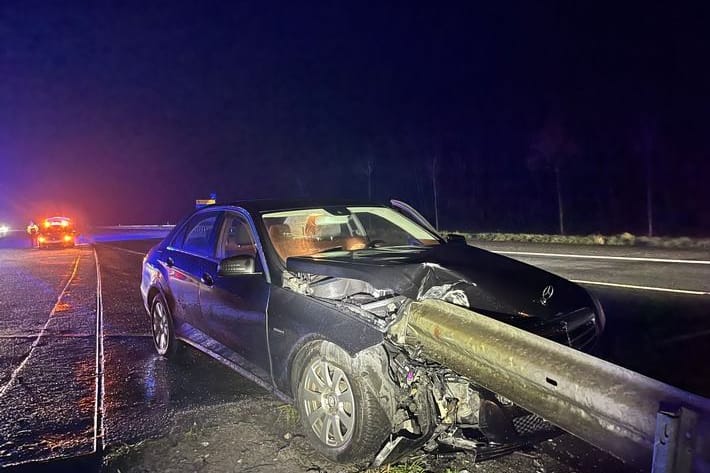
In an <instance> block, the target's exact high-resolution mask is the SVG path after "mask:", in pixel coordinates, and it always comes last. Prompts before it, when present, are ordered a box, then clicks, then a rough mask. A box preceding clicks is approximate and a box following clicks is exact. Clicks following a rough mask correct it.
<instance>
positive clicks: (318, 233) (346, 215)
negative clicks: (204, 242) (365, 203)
mask: <svg viewBox="0 0 710 473" xmlns="http://www.w3.org/2000/svg"><path fill="white" fill-rule="evenodd" d="M263 219H264V223H265V225H266V228H267V230H268V234H269V239H270V240H271V243H272V244H273V246H274V248H275V249H276V252H277V253H278V254H279V256H280V257H281V258H282V259H283V260H286V258H288V257H289V256H306V255H312V254H315V253H322V252H324V251H329V250H330V251H335V250H345V251H356V250H362V249H365V248H379V247H386V246H430V245H438V244H439V240H438V239H437V238H436V236H435V235H433V234H432V233H430V232H429V231H427V230H425V229H424V228H422V227H421V226H419V225H418V224H416V223H414V222H413V221H411V220H409V219H408V218H407V217H405V216H403V215H402V214H400V213H398V212H396V211H394V210H392V209H389V208H385V207H338V208H336V209H331V208H328V209H324V208H314V209H305V210H289V211H285V212H271V213H267V214H264V215H263Z"/></svg>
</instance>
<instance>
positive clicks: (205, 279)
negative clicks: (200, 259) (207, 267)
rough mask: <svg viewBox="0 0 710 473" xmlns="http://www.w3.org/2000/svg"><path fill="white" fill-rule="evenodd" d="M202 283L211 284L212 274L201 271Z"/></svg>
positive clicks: (212, 281)
mask: <svg viewBox="0 0 710 473" xmlns="http://www.w3.org/2000/svg"><path fill="white" fill-rule="evenodd" d="M202 283H203V284H205V285H206V286H211V285H213V284H214V279H212V275H211V274H210V273H203V274H202Z"/></svg>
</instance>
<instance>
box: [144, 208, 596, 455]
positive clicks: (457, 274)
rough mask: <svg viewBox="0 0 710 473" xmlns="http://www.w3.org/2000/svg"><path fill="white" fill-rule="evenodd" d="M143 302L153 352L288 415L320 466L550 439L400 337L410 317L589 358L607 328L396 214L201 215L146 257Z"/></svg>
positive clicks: (589, 310) (576, 301)
mask: <svg viewBox="0 0 710 473" xmlns="http://www.w3.org/2000/svg"><path fill="white" fill-rule="evenodd" d="M141 292H142V296H143V300H144V303H145V307H146V310H147V311H148V314H149V317H150V322H151V326H152V333H153V340H154V343H155V347H156V349H157V351H158V353H160V354H161V355H163V356H171V355H173V354H174V353H175V352H176V350H177V349H178V342H179V341H182V342H185V343H187V344H189V345H192V346H194V347H195V348H197V349H199V350H201V351H203V352H205V353H207V354H209V355H210V356H212V357H214V358H216V359H218V360H220V361H221V362H223V363H225V364H227V365H229V366H230V367H232V368H233V369H235V370H237V371H238V372H240V373H241V374H243V375H245V376H247V377H248V378H250V379H252V380H253V381H255V382H257V383H259V384H260V385H262V386H264V387H265V388H266V389H268V390H270V391H272V392H273V393H274V394H276V395H277V396H279V397H281V398H283V399H285V400H288V401H290V402H293V403H294V404H295V406H296V407H297V409H298V411H299V414H300V417H301V420H302V423H303V427H304V430H305V431H306V433H307V435H308V436H309V438H310V440H311V442H312V443H313V445H314V446H315V448H316V449H317V450H318V451H319V452H321V453H322V454H323V455H325V456H326V457H328V458H330V459H333V460H336V461H342V462H354V461H366V462H371V463H373V464H375V465H377V464H381V463H384V462H390V461H393V460H395V459H396V458H397V457H399V456H401V455H403V454H405V453H407V452H408V451H411V450H413V449H416V448H424V449H425V450H427V451H437V450H438V451H440V450H442V449H444V450H449V451H452V450H469V451H473V452H475V454H476V455H477V457H478V458H484V457H491V456H495V455H499V454H503V453H506V452H509V451H511V450H513V449H515V448H518V447H520V446H521V445H525V444H529V443H531V442H535V441H539V440H541V439H545V438H549V437H550V436H552V435H555V434H556V430H555V428H554V427H553V426H551V425H550V424H549V423H547V422H546V421H544V420H543V419H541V418H539V417H537V416H535V415H533V414H531V413H530V412H528V411H525V410H523V409H522V408H520V407H518V406H516V405H514V404H513V403H512V402H510V401H509V400H508V399H506V398H504V397H502V396H499V395H497V394H495V393H493V392H490V391H488V390H486V389H485V388H483V387H482V386H480V385H478V384H477V383H476V380H475V379H469V378H467V377H465V376H461V374H460V373H457V372H455V371H453V370H452V369H450V367H447V366H445V365H443V364H441V363H437V362H436V361H435V360H431V359H427V357H426V356H424V355H423V354H422V352H421V350H419V349H418V346H417V344H416V343H410V342H409V341H408V340H406V339H405V338H403V337H401V336H398V333H397V330H396V325H397V322H398V321H399V320H401V319H402V318H403V317H404V316H405V315H406V314H407V311H408V308H409V307H410V305H411V304H413V303H414V302H419V301H424V300H427V299H435V300H438V301H444V302H445V303H447V304H452V305H455V306H458V307H463V308H466V309H467V310H470V311H472V312H476V313H478V314H483V315H486V316H488V317H492V318H495V319H498V320H500V321H503V322H506V323H508V324H510V325H514V326H517V327H519V328H522V329H524V330H527V331H529V332H532V333H535V334H537V335H541V336H544V337H547V338H549V339H553V340H555V341H558V342H560V343H563V344H565V345H568V346H572V347H573V348H577V349H581V350H588V349H590V348H591V347H592V346H593V345H594V343H595V341H596V339H597V338H598V336H599V334H600V333H601V331H602V329H603V326H604V314H603V311H602V309H601V306H600V305H599V303H598V302H597V301H596V300H595V299H594V298H593V297H591V296H590V295H589V294H588V293H587V292H586V291H585V290H584V289H583V288H581V287H580V286H578V285H576V284H574V283H571V282H569V281H567V280H565V279H563V278H560V277H558V276H555V275H553V274H550V273H548V272H546V271H543V270H541V269H538V268H535V267H532V266H529V265H526V264H523V263H520V262H518V261H515V260H512V259H509V258H506V257H503V256H500V255H497V254H494V253H490V252H488V251H484V250H481V249H478V248H476V247H473V246H469V245H467V244H466V242H465V241H464V240H463V239H462V238H461V237H456V236H453V237H449V238H448V239H447V238H444V237H442V236H441V235H439V234H438V233H437V232H436V231H435V230H434V229H433V228H432V226H431V225H430V224H429V223H428V222H427V221H426V220H425V219H424V218H423V217H422V216H421V215H420V214H418V213H417V212H416V211H415V210H413V209H412V208H411V207H409V206H407V205H406V204H403V203H401V202H397V201H392V203H391V206H385V205H372V204H363V205H358V204H347V205H328V204H325V203H323V204H313V203H310V204H304V203H294V202H273V201H255V202H239V203H235V204H232V205H216V206H210V207H206V208H202V209H200V210H198V211H196V212H195V213H194V214H192V215H191V216H189V217H188V218H187V219H186V220H185V221H183V222H182V223H181V224H180V225H178V226H176V227H175V229H174V230H173V231H172V232H171V233H170V235H168V237H167V238H166V239H165V240H164V241H163V242H162V243H160V244H159V245H157V246H156V247H155V248H153V249H152V250H151V251H150V252H149V254H148V255H147V256H146V258H145V261H144V264H143V276H142V283H141Z"/></svg>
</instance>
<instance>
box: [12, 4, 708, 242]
mask: <svg viewBox="0 0 710 473" xmlns="http://www.w3.org/2000/svg"><path fill="white" fill-rule="evenodd" d="M302 3H304V4H302ZM498 3H502V2H472V1H466V2H462V3H455V2H397V3H393V4H388V5H386V4H384V3H383V2H372V3H366V2H348V3H346V2H324V3H315V2H283V3H269V2H251V3H238V4H237V3H235V2H215V3H211V2H180V1H171V2H138V3H134V4H130V2H86V3H73V2H59V1H56V2H53V1H40V2H27V1H19V2H12V1H3V2H0V75H1V77H2V78H1V79H0V219H12V220H14V221H15V222H17V223H18V224H20V223H26V221H27V220H29V219H30V218H36V217H39V216H42V215H47V214H54V213H66V214H71V215H76V216H78V217H79V218H80V219H82V220H83V221H84V222H85V223H94V224H101V223H159V222H166V221H175V219H177V218H179V217H180V216H182V215H183V214H184V213H185V212H187V211H189V210H190V209H191V208H192V207H193V203H194V199H195V198H202V197H206V196H207V195H208V194H209V193H210V192H217V193H218V196H219V198H220V199H221V200H234V199H255V198H269V197H278V198H304V197H305V198H330V199H334V198H337V199H340V198H354V199H359V200H363V199H368V198H369V197H371V198H372V199H375V200H386V199H389V198H399V199H403V200H406V201H408V202H410V203H411V204H413V205H414V206H416V207H418V208H420V210H422V212H423V213H424V214H425V215H427V216H428V217H430V218H432V219H433V217H434V213H433V208H434V206H433V195H432V194H433V193H432V169H435V170H436V178H437V181H438V199H439V215H440V221H441V226H442V227H444V228H449V229H467V230H476V231H492V230H501V231H528V232H532V231H540V232H555V231H558V227H559V222H558V201H557V195H558V190H559V195H560V196H561V198H562V203H563V210H564V217H565V227H566V228H565V229H566V231H567V232H568V233H591V232H614V233H618V232H621V231H631V232H634V233H638V234H643V233H645V232H646V231H647V220H648V211H647V210H648V208H647V205H648V202H649V201H650V202H651V204H652V209H653V210H652V216H653V224H654V232H655V233H657V234H667V235H681V234H683V235H708V233H710V185H709V184H710V164H709V162H710V134H709V133H708V132H709V131H710V30H708V25H709V24H710V21H709V20H710V16H709V15H708V14H707V13H708V12H707V11H700V10H695V9H694V8H690V7H678V6H672V4H670V3H668V4H666V5H663V6H661V5H659V6H657V7H655V6H651V4H650V3H647V2H639V3H634V4H632V3H627V2H614V3H609V4H608V5H606V6H604V5H602V4H601V3H600V2H584V5H586V6H584V5H578V3H581V2H560V3H544V4H543V3H542V2H527V3H523V2H521V3H505V5H497V4H498ZM538 3H539V4H538ZM492 4H496V5H492ZM434 158H436V167H434V166H433V162H434ZM368 168H369V169H371V172H368ZM556 177H557V179H556ZM557 182H559V187H558V186H557Z"/></svg>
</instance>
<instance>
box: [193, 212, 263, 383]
mask: <svg viewBox="0 0 710 473" xmlns="http://www.w3.org/2000/svg"><path fill="white" fill-rule="evenodd" d="M259 246H260V245H258V244H257V240H256V238H255V236H254V233H253V231H252V227H251V225H250V224H249V221H248V220H247V216H246V215H245V214H242V213H241V212H236V211H234V212H232V211H227V212H225V215H224V219H223V221H222V228H221V230H220V232H219V237H218V240H217V245H216V256H217V260H222V259H224V258H229V257H232V256H250V257H252V258H254V261H255V264H254V268H255V269H254V272H253V273H248V274H246V273H245V274H237V275H232V276H222V275H220V274H219V263H217V262H216V261H214V262H208V266H207V270H206V274H205V275H203V279H204V280H205V281H206V284H204V285H202V286H200V305H201V308H202V314H203V317H204V324H205V331H206V333H207V334H208V335H209V336H210V337H212V338H214V339H215V340H217V341H218V342H220V343H222V344H223V345H225V346H226V347H227V348H228V349H230V350H231V351H232V352H233V354H236V355H237V362H238V363H239V364H241V365H243V366H244V367H245V368H247V369H249V370H250V371H251V372H252V373H254V374H255V375H257V376H259V377H260V378H262V379H264V380H268V381H269V382H270V380H271V374H270V365H269V354H268V348H267V341H266V306H267V303H268V300H269V288H270V284H269V283H268V281H267V280H266V277H265V274H264V272H263V266H262V261H263V260H262V258H261V255H260V253H259V252H260V251H261V250H260V249H259Z"/></svg>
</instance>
